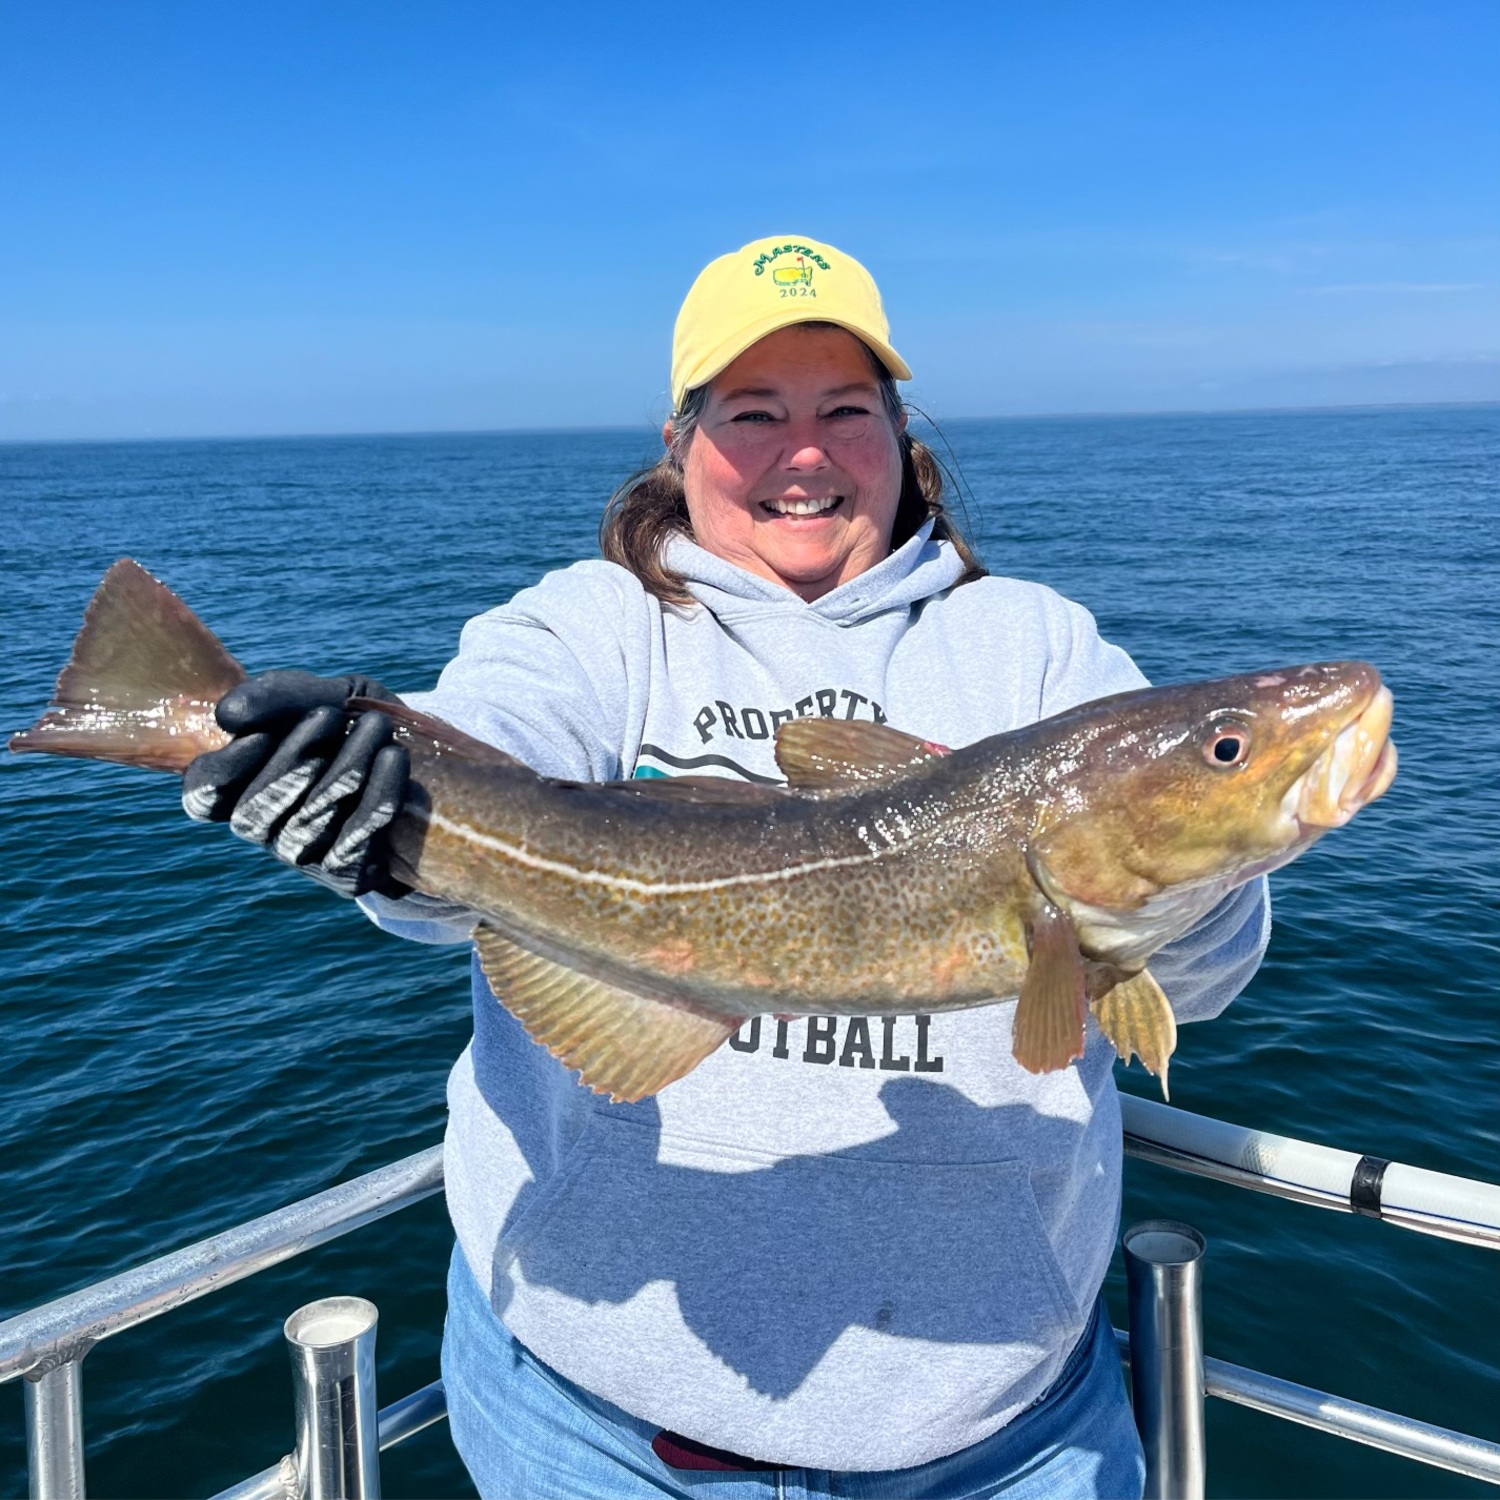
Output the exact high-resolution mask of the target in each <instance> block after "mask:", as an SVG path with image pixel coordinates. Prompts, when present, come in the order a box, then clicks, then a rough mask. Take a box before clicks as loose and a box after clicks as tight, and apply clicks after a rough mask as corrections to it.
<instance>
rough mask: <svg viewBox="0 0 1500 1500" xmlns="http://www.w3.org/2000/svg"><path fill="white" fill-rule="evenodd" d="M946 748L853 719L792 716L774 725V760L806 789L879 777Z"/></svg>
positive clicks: (861, 782)
mask: <svg viewBox="0 0 1500 1500" xmlns="http://www.w3.org/2000/svg"><path fill="white" fill-rule="evenodd" d="M947 754H948V748H947V746H946V745H938V744H935V743H934V742H933V741H932V740H923V739H918V738H917V736H916V735H914V734H903V733H902V732H901V731H900V730H899V729H892V728H891V727H890V725H888V724H866V723H863V722H861V721H859V720H855V719H793V720H792V722H791V723H790V724H783V725H782V726H781V728H780V729H778V730H777V731H776V764H777V765H779V766H780V767H781V770H782V773H783V774H784V775H785V777H786V779H787V782H788V783H789V784H790V785H791V786H794V787H798V788H805V789H807V790H809V791H811V790H827V789H831V788H834V787H851V786H863V785H867V784H868V783H869V782H872V781H884V780H886V779H887V778H888V777H891V776H899V775H900V774H901V773H902V772H903V771H910V770H912V769H913V768H914V767H916V766H920V765H922V764H923V763H924V762H925V761H929V760H933V759H935V758H936V757H938V756H942V755H947Z"/></svg>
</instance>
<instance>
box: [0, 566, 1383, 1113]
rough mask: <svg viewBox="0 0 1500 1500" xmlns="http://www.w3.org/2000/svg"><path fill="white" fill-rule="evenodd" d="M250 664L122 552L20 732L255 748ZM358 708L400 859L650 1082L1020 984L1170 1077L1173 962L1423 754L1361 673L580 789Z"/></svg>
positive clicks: (784, 753)
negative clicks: (222, 703) (386, 776)
mask: <svg viewBox="0 0 1500 1500" xmlns="http://www.w3.org/2000/svg"><path fill="white" fill-rule="evenodd" d="M244 675H245V673H244V670H243V668H242V667H241V666H240V665H239V663H238V662H236V661H235V659H234V658H233V657H232V656H231V655H230V654H229V653H228V651H226V650H225V649H224V647H223V646H222V645H221V644H220V642H219V640H218V638H217V637H216V636H214V635H213V633H212V632H211V631H210V630H209V629H208V628H207V626H205V625H204V624H203V623H202V621H200V620H199V619H198V618H197V616H196V615H194V614H193V613H192V611H191V610H190V609H188V607H187V606H186V605H185V604H184V603H183V602H182V601H181V600H180V599H179V598H178V597H177V596H176V595H175V594H173V593H172V592H171V590H169V589H168V588H166V586H165V585H163V584H161V583H158V582H157V581H156V580H155V579H153V578H152V577H151V576H150V574H148V573H147V572H146V571H145V570H144V569H142V568H141V567H140V566H139V565H138V564H136V563H134V562H132V561H130V560H129V559H124V560H122V561H120V562H118V563H116V564H115V565H114V567H112V568H111V569H110V570H109V572H108V573H107V574H106V575H105V578H104V581H103V582H102V583H101V584H100V586H99V589H98V591H97V593H96V594H95V595H94V598H93V600H92V602H91V603H90V605H89V608H88V612H87V614H86V616H85V619H84V625H83V628H82V630H81V631H80V633H79V636H78V639H77V641H76V642H75V643H74V647H73V656H72V659H71V660H70V661H69V663H68V665H67V666H66V667H65V668H64V670H63V673H62V675H61V677H60V678H59V679H58V684H57V689H56V693H55V696H54V698H53V705H52V708H51V709H50V711H49V712H48V713H47V714H46V715H44V717H43V718H42V719H41V720H40V721H39V722H38V723H37V725H36V726H35V727H34V728H32V729H30V730H27V731H26V732H25V733H23V734H19V735H17V736H15V737H14V738H13V739H12V740H11V741H10V746H11V749H12V750H15V751H46V752H50V753H52V754H56V755H70V756H82V757H86V758H91V759H100V760H115V761H121V762H124V763H126V764H130V765H144V766H151V767H155V768H157V769H160V770H171V771H178V772H180V771H182V770H184V769H185V768H186V767H187V765H188V763H189V762H190V761H191V760H192V759H193V758H194V757H195V756H197V755H199V754H201V753H202V752H203V751H206V750H213V749H216V748H219V747H220V746H222V745H224V744H226V743H227V742H228V740H229V735H228V734H226V733H225V731H223V730H222V729H220V728H219V726H218V724H217V722H216V720H215V718H214V707H215V705H216V704H217V702H218V700H219V699H220V698H221V697H222V696H223V695H224V694H225V693H226V692H228V691H229V689H230V688H232V687H233V686H235V684H236V683H238V682H240V681H242V680H243V678H244ZM348 706H349V708H350V711H351V712H352V713H356V714H357V713H360V712H364V711H366V710H370V709H378V710H379V711H380V712H382V713H386V714H389V715H390V716H391V717H392V719H393V720H394V721H395V724H396V735H397V737H398V739H400V740H401V741H402V742H403V743H405V744H406V746H407V747H408V750H409V753H410V756H411V767H412V776H411V782H410V790H409V793H408V796H407V799H406V801H405V803H404V804H403V807H402V809H401V811H400V813H399V814H398V815H397V818H396V820H395V822H394V823H393V824H392V825H391V827H390V834H389V836H390V841H391V850H392V864H391V868H392V873H393V874H394V875H395V876H396V878H397V879H399V880H402V881H404V882H406V883H407V884H409V885H411V886H412V887H414V888H415V889H417V890H419V891H424V892H426V893H428V894H430V895H433V896H436V897H440V898H443V899H445V900H448V901H453V902H458V903H461V904H462V905H464V906H466V907H468V908H470V909H471V910H473V911H474V912H475V913H476V918H477V921H476V927H475V934H474V935H475V942H476V945H477V947H478V951H479V958H480V962H481V964H482V965H483V967H484V971H485V974H486V976H487V977H488V979H489V981H490V984H491V986H492V987H493V989H494V990H495V993H496V994H497V995H498V996H499V997H500V998H501V1000H502V1001H503V1002H504V1004H505V1005H506V1006H507V1008H508V1009H510V1010H511V1011H512V1012H513V1013H514V1014H515V1015H516V1016H517V1017H518V1018H519V1019H520V1021H521V1023H522V1024H523V1025H524V1026H525V1027H526V1029H527V1031H528V1032H529V1033H530V1035H531V1036H532V1037H533V1038H534V1039H535V1040H536V1041H537V1042H539V1043H541V1044H542V1045H543V1046H545V1047H547V1048H548V1049H549V1050H550V1051H551V1052H552V1053H553V1054H554V1055H555V1056H557V1057H558V1058H560V1059H561V1060H562V1061H563V1062H564V1063H565V1064H567V1065H568V1066H569V1067H572V1068H576V1069H578V1070H579V1072H580V1073H581V1075H582V1080H583V1082H584V1083H586V1084H587V1085H589V1086H590V1087H591V1088H593V1089H595V1090H596V1091H598V1092H601V1093H607V1094H609V1095H611V1096H612V1097H614V1098H616V1099H619V1100H629V1101H634V1100H638V1099H643V1098H645V1097H647V1096H648V1095H650V1094H653V1093H655V1092H657V1091H658V1090H659V1089H661V1088H664V1087H665V1086H666V1085H667V1084H668V1083H670V1082H672V1081H673V1080H674V1079H676V1078H680V1077H682V1076H683V1074H685V1073H687V1072H689V1071H690V1070H691V1069H692V1068H694V1067H695V1066H696V1065H697V1064H698V1063H699V1062H701V1061H702V1060H703V1059H704V1058H705V1057H707V1056H708V1055H709V1053H711V1052H713V1051H714V1050H715V1049H716V1048H717V1047H718V1046H719V1045H720V1044H721V1043H722V1042H723V1041H725V1040H726V1039H727V1038H728V1037H729V1036H731V1035H732V1034H733V1033H734V1032H735V1031H736V1030H737V1029H738V1027H739V1026H740V1025H741V1024H742V1023H743V1022H744V1021H745V1020H747V1019H748V1018H749V1017H751V1016H754V1015H758V1014H761V1013H763V1012H768V1011H769V1012H777V1013H781V1014H788V1015H790V1014H800V1015H831V1014H862V1015H867V1014H879V1013H893V1012H900V1013H903V1014H911V1013H919V1014H920V1013H928V1012H937V1011H944V1010H955V1009H961V1008H964V1007H968V1006H976V1005H988V1004H993V1003H996V1002H999V1001H1006V1000H1016V1001H1017V1008H1016V1015H1015V1023H1014V1027H1013V1048H1014V1052H1015V1056H1016V1058H1017V1060H1018V1061H1019V1062H1020V1064H1021V1065H1022V1066H1023V1067H1025V1068H1027V1069H1029V1070H1031V1071H1032V1072H1046V1071H1052V1070H1056V1069H1059V1068H1063V1067H1066V1066H1067V1065H1068V1064H1069V1063H1070V1062H1072V1061H1073V1060H1074V1059H1075V1058H1078V1057H1081V1056H1082V1054H1083V1046H1084V1030H1085V1023H1086V1020H1087V1016H1088V1013H1089V1011H1090V1010H1091V1009H1092V1011H1093V1012H1094V1014H1095V1015H1096V1016H1097V1018H1098V1022H1099V1025H1100V1027H1101V1029H1102V1030H1103V1032H1104V1034H1105V1035H1106V1036H1108V1038H1109V1039H1110V1041H1111V1042H1112V1043H1113V1044H1114V1046H1115V1048H1116V1050H1117V1051H1118V1052H1119V1053H1120V1055H1121V1056H1122V1057H1123V1058H1125V1059H1126V1060H1127V1061H1128V1060H1129V1058H1130V1057H1131V1055H1132V1054H1136V1055H1139V1056H1140V1058H1141V1060H1142V1062H1144V1063H1145V1064H1146V1066H1147V1067H1148V1068H1150V1069H1151V1071H1153V1072H1154V1073H1157V1074H1158V1075H1160V1076H1161V1078H1162V1084H1163V1090H1165V1086H1166V1068H1167V1062H1168V1059H1169V1058H1170V1056H1171V1054H1172V1050H1173V1048H1174V1046H1175V1044H1176V1024H1175V1021H1174V1019H1173V1015H1172V1009H1171V1006H1170V1004H1169V1003H1168V1001H1167V998H1166V996H1165V995H1164V994H1163V993H1162V991H1161V989H1160V987H1159V986H1158V985H1157V983H1156V981H1155V980H1154V979H1153V978H1152V977H1151V974H1150V971H1149V969H1147V968H1146V963H1147V961H1148V960H1149V958H1150V957H1151V955H1152V954H1153V953H1154V952H1155V951H1156V950H1157V949H1158V948H1160V947H1161V946H1162V945H1163V944H1165V943H1167V942H1170V941H1171V940H1172V939H1173V938H1175V937H1178V936H1180V935H1181V934H1182V933H1184V932H1186V931H1187V930H1188V929H1189V928H1191V927H1192V926H1193V925H1194V924H1195V923H1196V922H1198V921H1199V920H1200V919H1201V918H1202V917H1203V916H1204V915H1205V914H1206V913H1207V912H1208V911H1209V910H1210V909H1211V908H1212V907H1213V906H1214V905H1215V904H1216V903H1217V902H1218V901H1219V900H1220V899H1221V898H1222V897H1223V896H1224V894H1225V893H1226V892H1227V891H1229V890H1231V889H1232V888H1233V887H1235V886H1237V885H1239V884H1241V883H1242V882H1244V881H1246V880H1249V879H1251V878H1253V877H1254V876H1256V875H1259V874H1262V873H1264V872H1265V871H1267V870H1273V869H1275V868H1277V867H1278V866H1280V865H1284V864H1286V863H1287V862H1288V861H1289V860H1292V859H1294V858H1296V856H1297V855H1298V854H1300V853H1301V852H1302V850H1304V849H1305V848H1307V847H1308V845H1310V844H1311V843H1312V842H1313V841H1314V840H1315V839H1317V838H1319V837H1320V836H1321V835H1322V834H1323V833H1325V832H1326V831H1327V830H1328V829H1330V828H1336V827H1339V826H1340V825H1342V824H1343V823H1346V822H1348V821H1349V819H1350V818H1351V817H1353V816H1354V814H1355V813H1356V812H1357V811H1358V810H1359V809H1360V808H1361V807H1363V806H1365V804H1366V803H1369V802H1372V801H1373V800H1374V799H1375V798H1377V797H1379V796H1380V795H1381V794H1382V793H1383V792H1384V791H1385V790H1386V788H1387V787H1389V785H1390V784H1391V780H1392V778H1393V777H1394V775H1395V772H1396V752H1395V747H1394V745H1392V744H1391V742H1390V741H1389V739H1388V738H1387V736H1388V732H1389V729H1390V723H1391V707H1392V700H1391V694H1390V691H1389V690H1388V689H1387V688H1386V687H1384V686H1383V685H1382V683H1381V680H1380V674H1379V673H1378V672H1377V671H1376V670H1375V669H1374V668H1373V667H1371V666H1369V665H1367V664H1366V663H1363V662H1327V663H1319V664H1314V665H1308V666H1298V667H1289V668H1285V669H1282V670H1279V671H1272V672H1261V673H1254V674H1250V675H1246V676H1240V677H1226V678H1221V679H1218V680H1216V681H1212V682H1197V683H1189V684H1185V685H1182V686H1177V687H1162V688H1146V689H1142V690H1140V691H1136V692H1129V693H1120V694H1117V695H1115V696H1113V697H1110V698H1103V699H1100V700H1098V701H1097V702H1094V703H1088V704H1084V705H1083V706H1082V707H1079V708H1074V709H1070V710H1069V711H1067V712H1066V713H1061V714H1057V715H1055V716H1054V717H1052V718H1049V719H1044V720H1041V721H1040V722H1038V723H1035V724H1031V725H1029V726H1027V727H1025V728H1023V729H1018V730H1015V731H1013V732H1011V733H1008V734H998V735H994V736H991V737H990V738H988V739H984V740H980V741H978V742H977V743H975V744H972V745H969V746H966V747H964V748H962V749H959V750H954V751H952V752H948V751H945V750H944V749H943V748H942V747H941V746H937V745H934V744H932V743H930V742H928V741H924V740H921V739H918V738H916V737H914V736H911V735H907V734H902V733H900V732H898V731H896V730H894V729H891V728H889V727H887V726H883V725H875V724H862V723H855V722H852V721H844V720H831V719H801V720H796V721H794V722H792V723H790V724H785V725H783V726H782V727H781V729H780V731H779V733H778V735H777V739H776V757H777V761H778V763H779V764H780V766H781V769H782V771H783V773H784V774H785V775H786V777H787V781H788V785H787V786H785V787H776V786H763V785H749V784H746V783H743V782H738V781H728V780H722V779H713V778H703V777H678V778H673V779H651V780H637V781H628V782H610V783H602V784H587V783H577V782H568V781H557V780H552V779H549V778H547V777H542V776H538V775H537V774H536V773H535V772H533V771H531V770H529V769H528V768H527V767H526V766H524V765H522V764H521V763H520V762H519V761H518V760H515V759H514V758H513V757H511V756H509V755H506V754H504V753H503V752H502V751H499V750H497V749H495V748H493V747H492V746H489V745H485V744H483V743H481V742H479V741H477V740H474V739H471V738H470V737H469V736H467V735H465V734H463V733H461V732H460V731H458V730H456V729H454V728H452V727H451V726H449V725H447V724H445V723H443V722H442V721H441V720H439V719H436V718H433V717H432V716H430V715H428V714H424V713H420V712H418V711H417V710H415V709H412V708H408V707H406V706H404V705H400V704H390V703H383V702H382V703H372V702H368V701H366V700H361V699H351V700H350V703H349V705H348Z"/></svg>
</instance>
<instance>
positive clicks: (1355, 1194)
mask: <svg viewBox="0 0 1500 1500" xmlns="http://www.w3.org/2000/svg"><path fill="white" fill-rule="evenodd" d="M1388 1166H1390V1162H1388V1161H1387V1160H1386V1159H1385V1157H1383V1156H1362V1157H1360V1159H1359V1160H1358V1162H1356V1163H1355V1166H1354V1176H1353V1177H1351V1178H1350V1179H1349V1207H1350V1208H1352V1209H1353V1210H1354V1212H1355V1213H1357V1214H1363V1215H1364V1216H1365V1217H1366V1218H1367V1219H1378V1218H1379V1217H1380V1185H1381V1183H1383V1182H1384V1181H1385V1169H1386V1168H1387V1167H1388Z"/></svg>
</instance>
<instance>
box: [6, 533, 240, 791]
mask: <svg viewBox="0 0 1500 1500" xmlns="http://www.w3.org/2000/svg"><path fill="white" fill-rule="evenodd" d="M244 678H245V669H244V668H243V667H242V666H241V665H240V664H239V662H237V661H236V660H235V659H234V657H232V656H231V655H230V654H229V652H228V651H226V650H225V649H224V646H223V644H222V643H221V642H220V640H219V638H218V637H217V636H216V635H215V634H214V633H213V631H211V630H210V629H209V628H208V626H207V625H205V624H204V623H203V621H202V620H200V619H199V618H198V616H197V615H195V614H194V613H193V612H192V610H190V609H189V608H188V607H187V605H186V604H184V603H183V602H182V600H181V599H179V598H178V597H177V595H176V594H174V593H173V592H172V591H171V589H169V588H168V587H167V586H166V585H165V584H163V583H158V582H157V580H156V579H154V578H153V577H152V576H151V575H150V574H149V573H148V572H147V571H146V570H145V569H144V568H143V567H141V565H140V564H139V563H137V562H133V561H132V560H131V559H130V558H128V557H126V558H121V559H120V561H119V562H117V563H116V564H115V565H114V566H113V567H112V568H111V569H110V570H109V572H107V573H106V574H105V575H104V578H103V581H102V582H101V583H100V585H99V587H98V589H97V590H95V592H94V597H93V598H92V599H91V600H90V601H89V606H88V609H87V611H86V612H85V614H84V617H83V628H82V629H81V630H80V631H79V632H78V638H77V639H76V640H75V641H74V642H73V655H72V657H71V658H70V659H69V661H68V664H67V666H65V667H64V668H63V670H62V675H61V676H60V677H59V678H58V679H57V687H56V689H55V690H54V692H53V695H52V704H51V707H50V708H49V709H48V711H47V712H46V713H45V714H44V715H43V716H42V717H41V719H40V720H38V721H37V723H36V724H35V725H33V726H32V728H30V729H28V730H25V731H24V732H22V733H21V734H17V735H14V736H12V738H11V741H10V748H11V749H12V750H13V751H15V752H16V753H17V754H25V753H27V752H31V751H40V752H42V753H45V754H48V755H70V756H77V757H80V758H82V759H84V760H112V761H118V762H119V763H120V764H122V765H127V766H149V767H151V768H152V769H153V770H157V771H183V770H185V769H186V768H187V765H188V762H189V761H191V760H193V759H194V757H196V756H198V755H201V754H202V753H203V752H204V751H205V750H216V749H218V748H219V747H220V746H222V745H225V744H227V743H228V742H229V738H230V737H229V735H228V734H227V733H226V732H225V731H224V730H222V729H220V728H219V725H218V723H217V721H216V720H215V718H214V708H215V706H216V705H217V704H218V701H219V699H220V698H222V697H223V696H224V694H225V693H227V692H228V691H229V690H230V688H232V687H234V686H235V685H236V684H237V683H239V682H243V681H244Z"/></svg>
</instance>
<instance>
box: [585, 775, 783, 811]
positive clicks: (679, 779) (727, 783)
mask: <svg viewBox="0 0 1500 1500" xmlns="http://www.w3.org/2000/svg"><path fill="white" fill-rule="evenodd" d="M600 789H601V790H608V791H611V792H620V793H622V794H625V795H629V796H636V797H646V798H657V799H660V800H661V801H663V802H679V803H681V802H696V803H699V804H702V805H706V806H707V805H713V804H720V805H723V806H734V807H764V806H766V804H767V803H770V802H779V801H780V800H782V799H783V798H784V797H785V796H786V788H785V787H780V786H765V785H762V784H759V783H757V782H753V781H736V780H734V779H732V778H731V777H728V776H638V777H637V778H636V779H635V780H634V781H610V782H606V783H604V786H603V787H602V788H600Z"/></svg>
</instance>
